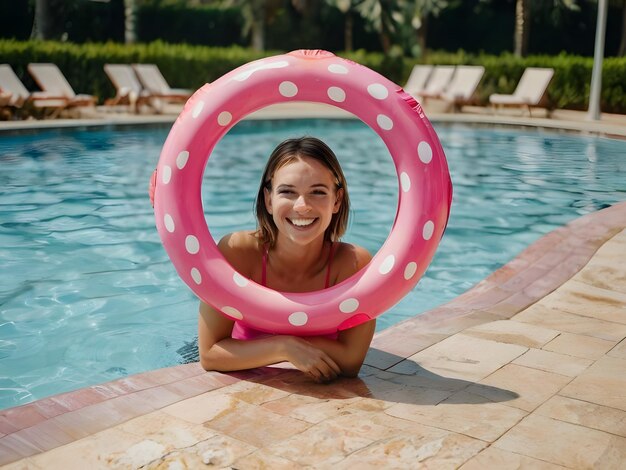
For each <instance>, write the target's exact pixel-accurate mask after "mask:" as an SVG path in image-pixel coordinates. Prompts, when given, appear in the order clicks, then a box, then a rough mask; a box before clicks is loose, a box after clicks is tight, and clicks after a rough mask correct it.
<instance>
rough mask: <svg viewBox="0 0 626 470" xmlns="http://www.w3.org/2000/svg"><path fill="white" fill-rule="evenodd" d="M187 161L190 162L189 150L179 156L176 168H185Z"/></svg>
mask: <svg viewBox="0 0 626 470" xmlns="http://www.w3.org/2000/svg"><path fill="white" fill-rule="evenodd" d="M187 160H189V152H187V150H183V151H182V152H180V153H179V154H178V157H176V166H177V167H178V169H179V170H182V169H183V168H185V165H186V164H187Z"/></svg>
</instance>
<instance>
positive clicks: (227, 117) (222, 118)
mask: <svg viewBox="0 0 626 470" xmlns="http://www.w3.org/2000/svg"><path fill="white" fill-rule="evenodd" d="M232 120H233V115H232V114H230V113H229V112H228V111H222V112H221V113H220V114H219V115H218V116H217V123H218V124H219V125H220V126H227V125H229V124H230V121H232Z"/></svg>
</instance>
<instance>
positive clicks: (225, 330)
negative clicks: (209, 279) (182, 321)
mask: <svg viewBox="0 0 626 470" xmlns="http://www.w3.org/2000/svg"><path fill="white" fill-rule="evenodd" d="M233 325H234V322H233V321H231V320H228V319H227V318H225V317H224V316H223V315H221V314H220V313H219V312H217V311H216V310H215V309H213V308H212V307H210V306H209V305H207V304H206V303H204V302H201V303H200V315H199V319H198V352H199V356H200V364H201V365H202V367H203V368H204V369H205V370H216V371H221V372H227V371H234V370H243V369H252V368H254V367H262V366H267V365H271V364H276V363H278V362H283V361H289V362H291V363H292V364H293V365H294V366H295V367H296V368H297V369H299V370H301V371H302V372H304V373H306V374H308V375H309V376H311V378H313V379H314V380H316V381H319V382H323V381H328V380H332V379H334V378H335V377H337V375H338V374H340V373H341V370H340V367H339V366H338V365H337V364H336V362H335V361H334V360H333V359H332V358H331V357H330V355H328V354H327V353H326V352H325V351H323V350H321V349H319V348H317V347H315V346H314V345H312V344H311V343H309V342H308V341H306V340H304V339H303V338H297V337H294V336H271V337H268V338H261V339H255V340H250V341H242V340H237V339H233V338H231V334H232V329H233Z"/></svg>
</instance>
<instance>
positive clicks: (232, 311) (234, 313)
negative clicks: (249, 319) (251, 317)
mask: <svg viewBox="0 0 626 470" xmlns="http://www.w3.org/2000/svg"><path fill="white" fill-rule="evenodd" d="M222 313H225V314H226V315H228V316H229V317H233V318H235V319H236V320H243V314H242V313H241V312H240V311H239V310H237V309H236V308H235V307H229V306H228V305H226V306H224V307H222Z"/></svg>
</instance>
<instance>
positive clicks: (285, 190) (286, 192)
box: [278, 189, 293, 194]
mask: <svg viewBox="0 0 626 470" xmlns="http://www.w3.org/2000/svg"><path fill="white" fill-rule="evenodd" d="M278 194H293V191H290V190H289V189H280V190H278Z"/></svg>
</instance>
